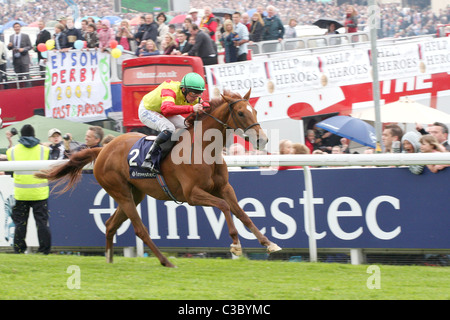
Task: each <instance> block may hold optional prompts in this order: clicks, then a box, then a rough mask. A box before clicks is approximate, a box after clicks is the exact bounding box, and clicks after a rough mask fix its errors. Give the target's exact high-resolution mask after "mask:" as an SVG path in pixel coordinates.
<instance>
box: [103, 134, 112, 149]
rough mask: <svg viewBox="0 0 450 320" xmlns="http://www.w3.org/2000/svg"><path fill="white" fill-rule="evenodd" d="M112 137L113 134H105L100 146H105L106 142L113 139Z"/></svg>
mask: <svg viewBox="0 0 450 320" xmlns="http://www.w3.org/2000/svg"><path fill="white" fill-rule="evenodd" d="M114 138H115V136H113V135H112V134H108V135H106V136H105V137H104V138H103V140H102V146H106V145H107V144H108V143H110V142H111V141H113V139H114Z"/></svg>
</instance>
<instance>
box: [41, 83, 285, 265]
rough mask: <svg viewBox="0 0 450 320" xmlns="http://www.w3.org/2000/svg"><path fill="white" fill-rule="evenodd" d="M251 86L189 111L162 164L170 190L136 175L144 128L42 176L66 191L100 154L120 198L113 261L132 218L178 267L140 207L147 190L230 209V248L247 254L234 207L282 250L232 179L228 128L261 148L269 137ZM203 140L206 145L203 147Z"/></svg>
mask: <svg viewBox="0 0 450 320" xmlns="http://www.w3.org/2000/svg"><path fill="white" fill-rule="evenodd" d="M250 92H251V90H249V91H248V92H247V94H246V95H245V96H244V97H243V98H242V97H241V96H240V95H239V94H236V93H232V92H229V91H225V92H224V93H223V94H222V95H221V97H220V98H215V99H213V100H211V101H210V105H211V108H210V111H209V112H206V111H204V112H202V113H198V114H197V115H195V114H194V117H195V119H194V120H195V121H192V119H193V117H188V118H189V119H190V121H187V129H186V130H185V131H184V132H183V134H182V135H181V137H180V138H181V139H179V140H178V141H177V142H176V143H175V145H174V147H173V148H172V150H171V151H170V154H169V155H168V156H167V157H166V158H165V159H164V160H163V161H162V163H161V166H160V170H161V174H162V175H163V177H164V180H165V182H166V186H167V187H168V189H169V191H170V192H169V193H170V194H169V193H168V192H167V191H164V190H163V188H162V187H161V185H160V184H159V183H158V182H157V181H156V179H130V175H129V163H128V161H127V155H128V153H129V152H130V148H132V147H133V145H134V143H135V142H136V141H137V140H139V139H140V138H142V137H143V136H144V135H143V134H140V133H127V134H123V135H121V136H118V137H116V138H114V139H113V140H112V141H111V142H110V143H108V144H107V145H106V146H104V147H101V148H92V149H85V150H82V151H80V152H77V153H76V154H74V155H72V156H71V157H70V160H69V161H68V162H66V163H64V164H62V165H59V166H56V167H52V168H50V169H47V170H41V171H40V172H38V173H36V176H38V177H40V178H46V179H48V180H49V181H58V183H57V184H56V185H55V186H58V185H63V184H64V183H66V185H65V188H64V189H63V190H61V191H60V192H65V191H67V190H69V189H70V188H72V187H73V186H74V185H75V184H76V183H77V182H78V180H79V178H80V176H81V171H82V169H83V167H84V166H86V165H87V164H89V163H91V162H92V161H94V160H95V163H94V176H95V178H96V180H97V181H98V183H99V184H100V185H101V186H102V187H103V188H104V189H105V191H106V192H107V193H108V194H109V195H110V196H111V197H112V198H114V200H115V201H116V202H117V204H118V207H117V209H116V211H115V212H114V214H113V215H112V216H111V217H110V218H109V219H108V220H107V221H106V223H105V225H106V260H107V262H109V263H112V261H113V250H112V249H113V237H114V235H115V233H116V231H117V229H118V228H119V227H120V225H121V224H122V223H123V222H124V221H126V220H127V219H130V220H131V223H132V225H133V228H134V231H135V233H136V235H137V236H138V237H139V238H141V239H142V240H143V242H144V243H145V244H146V245H147V246H148V247H149V248H150V249H151V250H152V252H153V253H154V254H155V256H156V257H157V258H158V259H159V261H160V262H161V264H162V265H163V266H166V267H174V265H173V264H172V263H171V262H170V261H169V260H168V259H167V258H166V257H165V256H164V255H163V254H162V253H161V252H160V250H159V249H158V247H157V246H156V245H155V244H154V243H153V241H152V240H151V238H150V235H149V233H148V230H147V228H146V227H145V226H144V224H143V222H142V220H141V218H140V217H139V214H138V212H137V210H136V206H137V205H138V204H139V203H140V202H141V201H142V200H143V199H144V197H145V195H149V196H151V197H153V198H155V199H158V200H178V201H181V202H187V203H188V204H189V205H192V206H212V207H216V208H218V209H219V210H220V211H222V212H223V213H224V215H225V220H226V222H227V226H228V230H229V234H230V237H231V239H232V241H233V242H232V244H231V246H230V251H231V252H232V253H234V254H236V255H241V254H242V248H241V245H240V242H239V237H238V232H237V229H236V227H235V225H234V222H233V219H232V216H231V213H230V212H232V213H233V214H234V215H235V216H236V217H237V218H238V219H239V220H241V221H242V223H243V224H244V225H245V226H246V227H247V228H248V229H249V230H250V231H252V232H253V234H254V235H255V236H256V238H257V240H258V241H259V243H260V244H261V245H263V246H266V247H267V251H268V252H269V253H272V252H275V251H279V250H281V248H280V247H279V246H278V245H276V244H275V243H273V242H271V241H269V239H268V238H267V237H266V236H264V235H263V234H262V233H261V232H260V231H259V230H258V228H257V227H256V226H255V225H254V223H253V222H252V220H251V219H250V218H249V216H248V215H247V214H246V213H245V212H244V210H243V209H242V208H241V207H240V206H239V204H238V201H237V198H236V195H235V192H234V189H233V187H232V186H231V185H230V183H229V182H228V169H227V165H226V163H225V161H224V160H223V156H222V148H223V146H224V145H225V143H226V138H227V134H229V133H230V131H231V132H233V131H234V130H236V129H241V134H242V131H243V132H244V133H245V134H246V135H247V137H248V138H249V140H250V142H251V143H252V144H253V146H254V147H255V148H257V149H263V148H264V147H265V145H266V144H267V142H268V139H267V136H266V135H265V133H264V131H263V130H262V129H261V126H260V125H259V123H257V121H256V110H255V109H254V108H252V107H251V106H250V104H249V102H248V99H249V97H250ZM188 118H187V119H188ZM208 130H210V131H208ZM218 135H219V136H218ZM207 136H209V139H208V138H206V137H207ZM211 136H215V138H217V139H220V140H221V141H220V144H219V145H220V147H219V148H211V145H214V143H213V142H211V140H212V138H211ZM214 140H216V139H214ZM215 142H217V141H215ZM196 143H198V144H197V145H196ZM183 144H184V147H183ZM200 146H201V149H198V147H200ZM208 148H209V149H208ZM193 150H194V152H193ZM195 150H201V152H202V154H200V156H198V154H197V153H196V152H195ZM208 150H209V153H208V152H207V151H208ZM180 159H184V160H183V161H180Z"/></svg>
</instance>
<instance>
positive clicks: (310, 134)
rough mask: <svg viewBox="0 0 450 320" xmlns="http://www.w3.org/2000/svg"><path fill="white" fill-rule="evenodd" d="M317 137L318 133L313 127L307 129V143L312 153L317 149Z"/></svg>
mask: <svg viewBox="0 0 450 320" xmlns="http://www.w3.org/2000/svg"><path fill="white" fill-rule="evenodd" d="M315 139H316V133H315V132H314V130H313V129H309V130H307V131H306V138H305V145H306V146H307V147H308V149H309V151H310V153H313V151H314V150H315V149H316V144H315Z"/></svg>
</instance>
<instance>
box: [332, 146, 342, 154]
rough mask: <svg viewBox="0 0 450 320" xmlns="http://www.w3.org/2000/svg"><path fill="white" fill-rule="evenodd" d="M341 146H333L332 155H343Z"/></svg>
mask: <svg viewBox="0 0 450 320" xmlns="http://www.w3.org/2000/svg"><path fill="white" fill-rule="evenodd" d="M342 153H343V152H342V149H341V146H332V147H331V154H342Z"/></svg>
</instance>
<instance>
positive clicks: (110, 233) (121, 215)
mask: <svg viewBox="0 0 450 320" xmlns="http://www.w3.org/2000/svg"><path fill="white" fill-rule="evenodd" d="M127 219H128V218H127V215H126V214H125V212H123V210H121V208H120V207H118V208H117V209H116V212H114V214H113V215H112V216H111V217H110V218H109V219H108V220H107V221H106V223H105V226H106V232H105V235H106V262H108V263H112V262H113V255H114V251H113V239H114V235H115V234H116V231H117V229H119V227H120V226H121V225H122V223H123V222H124V221H125V220H127Z"/></svg>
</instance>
